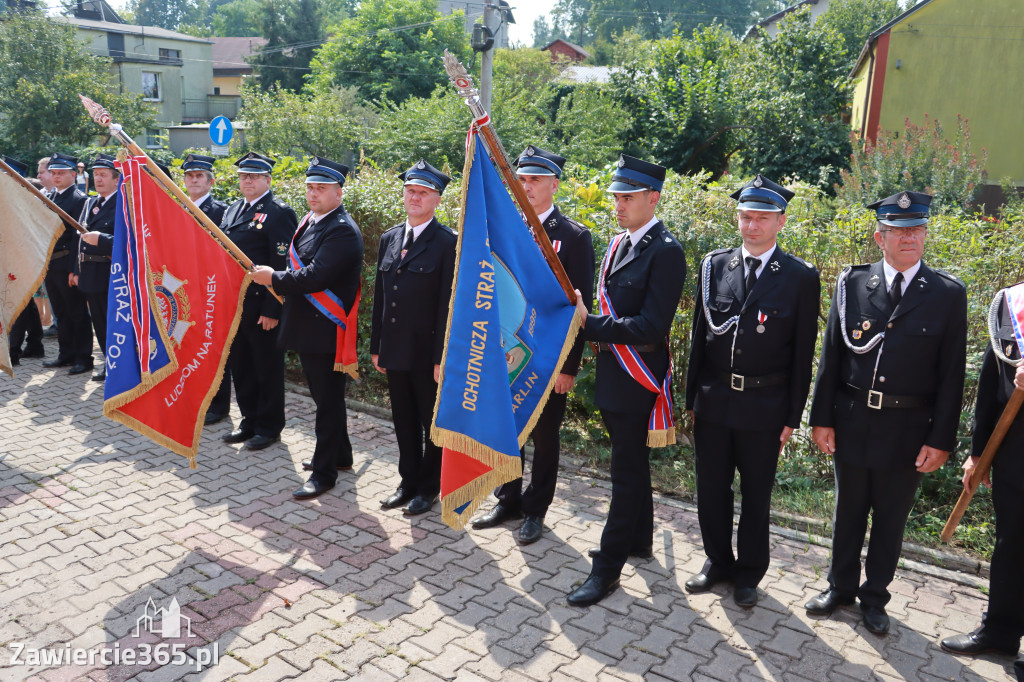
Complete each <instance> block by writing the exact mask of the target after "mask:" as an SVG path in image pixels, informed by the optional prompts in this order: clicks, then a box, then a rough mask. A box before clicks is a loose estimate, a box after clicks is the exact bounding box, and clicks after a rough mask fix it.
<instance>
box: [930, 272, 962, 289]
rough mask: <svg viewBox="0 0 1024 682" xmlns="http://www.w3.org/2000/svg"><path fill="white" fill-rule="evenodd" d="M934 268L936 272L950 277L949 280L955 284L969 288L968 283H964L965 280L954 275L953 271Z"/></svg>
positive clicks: (947, 277)
mask: <svg viewBox="0 0 1024 682" xmlns="http://www.w3.org/2000/svg"><path fill="white" fill-rule="evenodd" d="M932 270H934V271H935V272H937V273H938V274H940V275H942V276H943V277H945V278H946V279H948V280H949V281H951V282H953V283H954V284H957V285H958V286H961V287H963V288H964V289H966V288H967V285H966V284H964V283H963V282H962V281H961V280H960V278H959V277H957V276H956V275H954V274H953V273H951V272H946V271H945V270H939V269H938V268H932Z"/></svg>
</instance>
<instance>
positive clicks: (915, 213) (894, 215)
mask: <svg viewBox="0 0 1024 682" xmlns="http://www.w3.org/2000/svg"><path fill="white" fill-rule="evenodd" d="M931 205H932V196H931V195H930V194H925V193H923V192H897V193H896V194H893V195H892V196H890V197H886V198H884V199H879V200H878V201H876V202H875V203H873V204H869V205H868V206H867V208H870V209H872V210H874V212H875V217H876V218H877V219H878V222H880V223H882V224H883V225H888V226H890V227H914V226H916V225H924V224H925V223H927V222H928V213H929V211H930V210H931Z"/></svg>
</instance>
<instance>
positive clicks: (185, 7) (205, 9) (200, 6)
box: [128, 0, 210, 31]
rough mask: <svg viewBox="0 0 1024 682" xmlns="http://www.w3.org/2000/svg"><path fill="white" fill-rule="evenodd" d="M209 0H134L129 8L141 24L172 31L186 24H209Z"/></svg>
mask: <svg viewBox="0 0 1024 682" xmlns="http://www.w3.org/2000/svg"><path fill="white" fill-rule="evenodd" d="M209 6H210V3H209V1H208V0H133V1H132V2H129V3H128V9H129V11H131V12H132V14H133V16H134V17H135V19H134V21H135V22H136V23H138V24H139V25H141V26H159V27H160V28H166V29H169V30H171V31H176V30H178V27H180V26H182V25H184V24H190V25H197V26H198V25H207V24H208V23H209V22H208V19H207V18H208V16H209Z"/></svg>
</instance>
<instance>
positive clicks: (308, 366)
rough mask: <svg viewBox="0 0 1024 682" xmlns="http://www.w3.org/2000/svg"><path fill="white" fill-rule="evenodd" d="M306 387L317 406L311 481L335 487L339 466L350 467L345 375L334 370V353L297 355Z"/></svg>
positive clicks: (350, 451)
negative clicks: (304, 376)
mask: <svg viewBox="0 0 1024 682" xmlns="http://www.w3.org/2000/svg"><path fill="white" fill-rule="evenodd" d="M299 361H300V362H301V363H302V373H303V374H305V375H306V385H307V386H309V393H310V395H312V396H313V402H315V403H316V426H315V431H316V447H315V448H314V450H313V462H312V464H313V473H312V475H311V476H310V479H311V480H314V479H315V480H317V481H319V482H320V483H325V484H327V485H334V484H335V483H336V482H337V480H338V467H340V466H352V443H351V441H349V438H348V415H347V412H346V410H345V377H346V375H345V373H344V372H335V371H334V354H333V353H331V354H326V353H299Z"/></svg>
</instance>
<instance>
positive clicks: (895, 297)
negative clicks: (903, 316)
mask: <svg viewBox="0 0 1024 682" xmlns="http://www.w3.org/2000/svg"><path fill="white" fill-rule="evenodd" d="M902 298H903V273H902V272H897V273H896V276H895V277H893V278H892V287H890V288H889V303H891V304H892V309H893V310H896V306H898V305H899V304H900V300H901V299H902Z"/></svg>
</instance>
